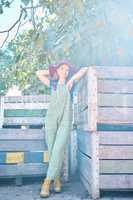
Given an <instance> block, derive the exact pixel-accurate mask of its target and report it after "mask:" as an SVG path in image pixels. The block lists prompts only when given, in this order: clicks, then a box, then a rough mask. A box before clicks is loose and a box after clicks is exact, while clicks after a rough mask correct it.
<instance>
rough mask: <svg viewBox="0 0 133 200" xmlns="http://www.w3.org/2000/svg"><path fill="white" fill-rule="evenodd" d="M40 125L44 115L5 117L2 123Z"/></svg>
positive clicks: (42, 122)
mask: <svg viewBox="0 0 133 200" xmlns="http://www.w3.org/2000/svg"><path fill="white" fill-rule="evenodd" d="M29 124H34V125H41V124H44V117H5V118H4V125H29Z"/></svg>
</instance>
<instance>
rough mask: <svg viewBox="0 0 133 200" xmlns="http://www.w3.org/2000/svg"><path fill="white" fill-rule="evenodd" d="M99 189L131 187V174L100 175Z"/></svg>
mask: <svg viewBox="0 0 133 200" xmlns="http://www.w3.org/2000/svg"><path fill="white" fill-rule="evenodd" d="M100 189H115V190H116V189H117V190H118V189H133V175H131V174H129V175H125V174H124V175H122V174H120V175H100Z"/></svg>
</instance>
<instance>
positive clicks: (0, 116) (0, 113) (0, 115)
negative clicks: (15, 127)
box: [0, 96, 5, 128]
mask: <svg viewBox="0 0 133 200" xmlns="http://www.w3.org/2000/svg"><path fill="white" fill-rule="evenodd" d="M4 106H5V105H4V96H0V128H2V127H3V123H4Z"/></svg>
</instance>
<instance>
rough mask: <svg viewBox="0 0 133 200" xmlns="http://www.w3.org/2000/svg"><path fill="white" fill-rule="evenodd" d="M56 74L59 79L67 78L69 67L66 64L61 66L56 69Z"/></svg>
mask: <svg viewBox="0 0 133 200" xmlns="http://www.w3.org/2000/svg"><path fill="white" fill-rule="evenodd" d="M57 73H58V75H59V77H61V78H67V76H68V73H69V67H68V65H67V64H62V65H61V66H60V67H59V68H58V69H57Z"/></svg>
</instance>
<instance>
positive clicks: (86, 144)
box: [77, 130, 91, 157]
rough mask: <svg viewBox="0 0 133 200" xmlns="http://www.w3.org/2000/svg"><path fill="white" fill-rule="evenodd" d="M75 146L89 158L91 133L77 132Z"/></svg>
mask: <svg viewBox="0 0 133 200" xmlns="http://www.w3.org/2000/svg"><path fill="white" fill-rule="evenodd" d="M77 143H78V144H77V145H78V149H79V150H80V151H81V152H83V153H84V154H86V155H88V156H90V157H91V133H89V132H83V131H82V132H80V131H79V130H78V132H77Z"/></svg>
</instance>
